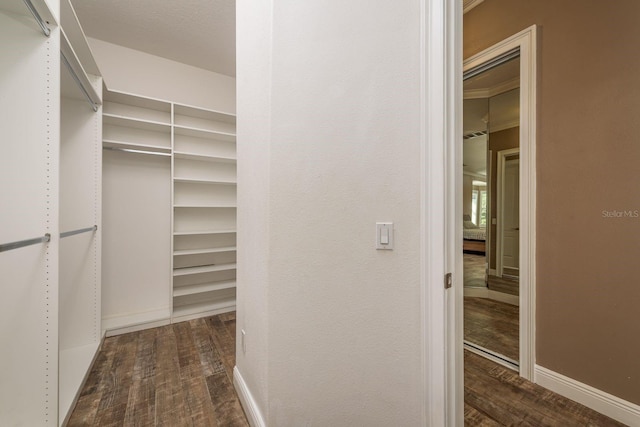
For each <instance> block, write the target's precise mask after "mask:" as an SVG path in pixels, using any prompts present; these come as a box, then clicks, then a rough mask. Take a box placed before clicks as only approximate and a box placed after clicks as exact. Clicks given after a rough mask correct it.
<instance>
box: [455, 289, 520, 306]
mask: <svg viewBox="0 0 640 427" xmlns="http://www.w3.org/2000/svg"><path fill="white" fill-rule="evenodd" d="M464 296H465V297H472V298H487V299H492V300H494V301H500V302H504V303H506V304H511V305H520V297H519V296H517V295H510V294H505V293H504V292H497V291H494V290H492V289H489V288H475V287H465V288H464Z"/></svg>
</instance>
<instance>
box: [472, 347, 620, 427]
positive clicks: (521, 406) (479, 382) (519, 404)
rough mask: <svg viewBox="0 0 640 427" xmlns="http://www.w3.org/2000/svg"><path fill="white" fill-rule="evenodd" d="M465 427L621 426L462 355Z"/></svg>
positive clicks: (486, 362) (508, 371)
mask: <svg viewBox="0 0 640 427" xmlns="http://www.w3.org/2000/svg"><path fill="white" fill-rule="evenodd" d="M464 424H465V426H515V425H518V426H528V427H547V426H548V427H552V426H554V427H556V426H557V427H573V426H575V427H578V426H580V427H587V426H592V427H596V426H598V427H617V426H624V424H621V423H618V422H617V421H614V420H612V419H611V418H608V417H606V416H604V415H602V414H599V413H598V412H595V411H593V410H591V409H589V408H587V407H586V406H583V405H580V404H579V403H576V402H574V401H573V400H569V399H566V398H564V397H562V396H560V395H558V394H556V393H553V392H551V391H549V390H547V389H545V388H543V387H540V386H539V385H537V384H534V383H532V382H529V381H527V380H525V379H523V378H522V377H520V376H518V374H517V373H516V372H514V371H512V370H511V369H507V368H504V367H502V366H500V365H497V364H496V363H493V362H491V361H490V360H487V359H485V358H483V357H481V356H478V355H477V354H473V353H470V352H468V351H465V355H464Z"/></svg>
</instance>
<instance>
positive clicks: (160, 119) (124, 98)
mask: <svg viewBox="0 0 640 427" xmlns="http://www.w3.org/2000/svg"><path fill="white" fill-rule="evenodd" d="M103 111H104V113H106V114H110V115H114V116H121V117H129V118H132V119H138V120H146V121H150V122H156V123H163V124H166V125H170V124H171V104H169V103H167V102H163V101H157V100H154V99H148V98H140V97H137V96H131V95H127V94H123V93H118V92H107V95H106V96H105V102H104V110H103Z"/></svg>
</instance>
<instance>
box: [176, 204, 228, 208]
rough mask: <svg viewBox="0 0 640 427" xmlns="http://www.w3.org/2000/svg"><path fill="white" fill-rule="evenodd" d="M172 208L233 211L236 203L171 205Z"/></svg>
mask: <svg viewBox="0 0 640 427" xmlns="http://www.w3.org/2000/svg"><path fill="white" fill-rule="evenodd" d="M173 207H174V208H225V209H227V208H228V209H235V208H237V207H238V205H237V204H236V203H180V204H176V205H173Z"/></svg>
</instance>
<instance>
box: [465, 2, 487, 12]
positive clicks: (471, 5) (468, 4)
mask: <svg viewBox="0 0 640 427" xmlns="http://www.w3.org/2000/svg"><path fill="white" fill-rule="evenodd" d="M483 1H484V0H464V9H463V13H467V12H469V11H470V10H471V9H473V8H474V7H476V6H478V5H479V4H480V3H482V2H483Z"/></svg>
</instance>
